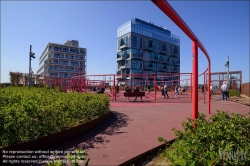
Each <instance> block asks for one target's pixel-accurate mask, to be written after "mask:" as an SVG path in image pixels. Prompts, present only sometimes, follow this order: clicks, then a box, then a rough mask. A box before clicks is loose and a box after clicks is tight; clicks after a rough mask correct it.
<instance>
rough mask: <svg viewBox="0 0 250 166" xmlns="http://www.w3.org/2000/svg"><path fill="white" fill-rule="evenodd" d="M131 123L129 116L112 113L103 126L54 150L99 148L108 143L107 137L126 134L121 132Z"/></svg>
mask: <svg viewBox="0 0 250 166" xmlns="http://www.w3.org/2000/svg"><path fill="white" fill-rule="evenodd" d="M129 121H132V119H130V118H129V117H128V115H126V114H124V113H120V112H116V111H111V112H110V119H109V120H108V121H107V122H106V123H104V124H103V125H101V126H99V127H97V128H95V129H94V130H92V131H90V132H89V133H87V134H84V135H82V136H80V137H78V138H76V139H74V140H71V141H68V142H66V143H64V144H61V145H59V146H57V147H55V148H53V149H56V150H74V149H77V148H82V149H84V150H87V149H90V148H99V147H95V144H102V145H104V144H105V143H108V142H109V140H108V139H107V138H106V136H112V135H118V134H122V133H124V132H120V131H119V130H120V129H121V128H123V127H126V126H128V124H129Z"/></svg>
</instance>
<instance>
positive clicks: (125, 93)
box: [124, 92, 145, 97]
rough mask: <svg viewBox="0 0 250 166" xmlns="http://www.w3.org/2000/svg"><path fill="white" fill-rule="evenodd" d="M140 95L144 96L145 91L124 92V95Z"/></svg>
mask: <svg viewBox="0 0 250 166" xmlns="http://www.w3.org/2000/svg"><path fill="white" fill-rule="evenodd" d="M136 96H137V97H142V96H145V92H124V97H136Z"/></svg>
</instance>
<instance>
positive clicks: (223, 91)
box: [220, 81, 228, 101]
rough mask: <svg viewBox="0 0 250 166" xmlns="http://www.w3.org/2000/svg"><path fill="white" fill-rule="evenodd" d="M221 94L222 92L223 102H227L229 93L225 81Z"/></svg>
mask: <svg viewBox="0 0 250 166" xmlns="http://www.w3.org/2000/svg"><path fill="white" fill-rule="evenodd" d="M220 89H221V92H222V99H221V101H227V92H228V86H227V83H226V82H225V81H224V82H223V85H221V88H220Z"/></svg>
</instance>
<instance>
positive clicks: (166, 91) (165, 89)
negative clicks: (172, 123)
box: [164, 83, 169, 98]
mask: <svg viewBox="0 0 250 166" xmlns="http://www.w3.org/2000/svg"><path fill="white" fill-rule="evenodd" d="M164 91H165V98H166V95H167V97H168V98H169V96H168V85H167V83H165V85H164Z"/></svg>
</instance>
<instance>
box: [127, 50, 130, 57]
mask: <svg viewBox="0 0 250 166" xmlns="http://www.w3.org/2000/svg"><path fill="white" fill-rule="evenodd" d="M126 52H127V54H126V58H127V59H128V58H130V49H127V50H126Z"/></svg>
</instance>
